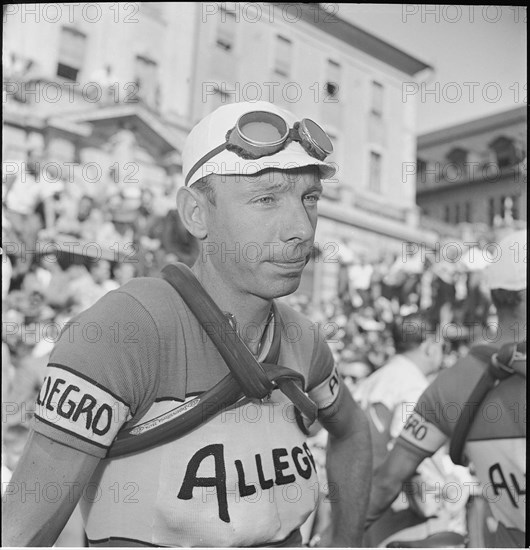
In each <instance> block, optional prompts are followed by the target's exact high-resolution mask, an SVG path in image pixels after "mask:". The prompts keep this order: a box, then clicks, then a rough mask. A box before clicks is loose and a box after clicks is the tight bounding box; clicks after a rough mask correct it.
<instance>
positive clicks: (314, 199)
mask: <svg viewBox="0 0 530 550" xmlns="http://www.w3.org/2000/svg"><path fill="white" fill-rule="evenodd" d="M319 200H320V195H306V196H305V197H304V201H306V202H318V201H319Z"/></svg>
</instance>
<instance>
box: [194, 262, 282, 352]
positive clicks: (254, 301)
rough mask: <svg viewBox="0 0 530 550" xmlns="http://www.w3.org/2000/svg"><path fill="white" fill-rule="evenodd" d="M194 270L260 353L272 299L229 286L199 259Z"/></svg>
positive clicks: (246, 341) (208, 290)
mask: <svg viewBox="0 0 530 550" xmlns="http://www.w3.org/2000/svg"><path fill="white" fill-rule="evenodd" d="M192 271H193V273H194V274H195V276H196V277H197V279H198V280H199V282H200V283H201V284H202V286H203V287H204V289H205V290H206V292H208V294H209V295H210V297H211V298H212V299H213V301H214V302H215V303H216V304H217V306H218V307H219V309H220V310H221V311H223V312H224V313H225V314H226V313H230V314H231V317H232V319H233V318H235V322H236V325H237V331H238V334H239V336H240V337H241V339H242V340H243V342H245V344H246V345H247V346H248V348H249V349H250V351H251V352H252V353H253V354H254V355H257V354H258V352H259V348H260V342H261V339H262V336H263V333H264V331H265V328H266V327H267V323H268V321H269V315H270V312H271V307H272V301H271V300H264V299H263V298H259V297H257V296H253V295H251V294H243V293H239V292H237V291H235V290H234V288H233V287H232V286H229V285H227V284H226V283H225V281H224V280H223V279H222V277H220V276H219V275H218V274H217V273H216V272H214V271H212V270H210V269H209V267H208V266H207V265H206V264H199V263H198V262H197V263H196V264H195V265H194V266H193V267H192Z"/></svg>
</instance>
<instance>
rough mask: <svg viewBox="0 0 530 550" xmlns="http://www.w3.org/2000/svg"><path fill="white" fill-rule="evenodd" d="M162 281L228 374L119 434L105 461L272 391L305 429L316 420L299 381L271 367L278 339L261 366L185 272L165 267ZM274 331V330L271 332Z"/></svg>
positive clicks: (286, 371) (150, 445)
mask: <svg viewBox="0 0 530 550" xmlns="http://www.w3.org/2000/svg"><path fill="white" fill-rule="evenodd" d="M162 276H163V278H164V279H165V280H166V281H167V282H168V283H169V284H171V286H172V287H173V288H174V289H175V290H176V291H177V292H178V293H179V294H180V296H181V297H182V299H183V300H184V302H185V303H186V305H187V306H188V307H189V308H190V309H191V311H192V313H193V314H194V315H195V316H196V317H197V320H198V321H199V323H200V324H201V326H202V327H203V328H205V330H207V334H208V336H209V337H210V338H211V340H212V341H213V343H214V344H215V345H216V347H217V349H218V350H219V353H220V354H221V356H222V358H223V359H224V360H225V362H226V363H227V365H228V367H229V368H230V374H228V375H227V376H225V377H224V378H223V379H222V380H221V381H220V382H218V383H217V384H216V385H215V386H214V387H213V388H211V389H209V390H207V391H205V392H204V393H202V394H201V395H200V396H197V397H195V398H192V399H190V400H188V401H186V402H185V403H182V404H181V405H179V406H178V407H176V408H175V409H173V410H171V411H168V412H167V413H164V414H162V415H160V416H158V417H157V418H154V419H152V420H149V421H147V422H144V423H142V424H138V425H135V426H133V427H131V428H127V429H125V430H122V431H120V432H119V433H118V435H117V436H116V439H115V440H114V441H113V443H112V445H111V447H110V449H109V450H108V452H107V456H106V458H116V457H119V456H125V455H129V454H133V453H136V452H140V451H144V450H147V449H151V448H153V447H156V446H158V445H162V444H164V443H167V442H168V441H173V440H175V439H179V438H180V437H183V436H184V435H186V434H187V433H189V432H191V431H192V430H194V429H195V428H197V427H199V426H200V425H201V424H203V423H204V422H206V421H208V420H209V419H211V418H212V417H214V416H216V415H217V414H219V413H221V412H222V411H223V410H225V409H227V408H229V407H231V406H232V405H234V404H235V403H236V402H237V401H238V400H240V399H241V398H243V397H245V396H246V397H250V398H258V399H263V398H264V397H266V396H267V395H270V393H271V392H272V391H273V390H274V389H276V388H278V389H280V390H281V391H282V392H283V393H285V395H286V396H287V397H289V399H291V400H292V401H293V403H294V405H295V407H296V408H297V409H298V411H299V412H301V413H302V414H303V415H304V416H305V417H306V418H307V420H308V422H309V423H312V422H313V421H314V420H315V419H316V416H317V406H316V405H315V403H313V401H311V400H310V399H309V397H308V396H307V395H306V394H305V393H304V391H303V389H304V386H305V380H304V377H303V375H302V374H300V373H299V372H297V371H295V370H293V369H290V368H288V367H282V366H279V365H276V364H275V363H276V362H277V360H278V357H279V353H280V349H279V347H280V346H279V344H280V338H279V334H277V331H276V330H275V335H274V336H275V337H274V338H273V345H272V346H271V350H270V351H269V354H268V356H267V358H266V361H265V362H264V363H263V364H260V363H258V361H257V360H256V359H255V357H254V356H253V355H252V353H251V352H250V350H249V349H248V348H247V347H246V346H245V344H244V343H243V342H242V340H241V339H240V338H239V336H238V334H237V332H236V331H235V330H234V329H233V328H232V326H231V325H230V323H229V322H228V320H227V319H226V317H225V315H224V314H223V313H222V311H221V310H220V309H219V308H218V306H217V304H216V303H215V302H214V301H213V300H212V298H211V297H210V296H209V295H208V293H207V292H206V291H205V290H204V288H203V287H202V285H201V284H200V283H199V281H198V280H197V279H196V278H195V276H194V275H193V273H192V271H191V270H190V269H189V268H188V267H187V266H185V265H184V264H175V265H168V266H166V267H165V268H164V269H163V270H162ZM273 307H274V305H273ZM211 327H217V328H218V330H212V329H211ZM277 327H278V324H276V325H275V329H276V328H277Z"/></svg>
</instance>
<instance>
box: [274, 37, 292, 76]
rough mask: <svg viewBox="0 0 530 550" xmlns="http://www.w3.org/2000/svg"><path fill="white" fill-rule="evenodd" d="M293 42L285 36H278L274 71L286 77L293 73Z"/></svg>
mask: <svg viewBox="0 0 530 550" xmlns="http://www.w3.org/2000/svg"><path fill="white" fill-rule="evenodd" d="M292 48H293V43H292V42H291V41H290V40H288V39H287V38H284V37H283V36H280V35H277V36H276V53H275V58H274V72H275V73H276V74H278V75H280V76H283V77H285V78H289V76H290V75H291V57H292Z"/></svg>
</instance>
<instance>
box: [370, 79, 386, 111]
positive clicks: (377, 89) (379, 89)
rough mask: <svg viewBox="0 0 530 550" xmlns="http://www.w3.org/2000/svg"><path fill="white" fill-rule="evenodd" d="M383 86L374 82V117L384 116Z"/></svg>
mask: <svg viewBox="0 0 530 550" xmlns="http://www.w3.org/2000/svg"><path fill="white" fill-rule="evenodd" d="M383 91H384V88H383V85H382V84H380V83H379V82H376V81H375V80H372V115H374V116H376V117H378V118H381V117H382V116H383Z"/></svg>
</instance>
